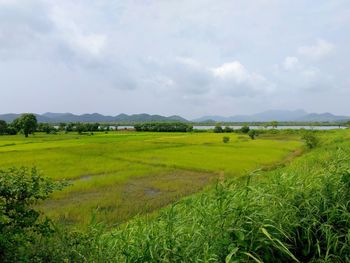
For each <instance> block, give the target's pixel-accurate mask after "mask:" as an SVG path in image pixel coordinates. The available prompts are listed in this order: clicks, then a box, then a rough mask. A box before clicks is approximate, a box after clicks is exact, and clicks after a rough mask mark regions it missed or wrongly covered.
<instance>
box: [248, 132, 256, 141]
mask: <svg viewBox="0 0 350 263" xmlns="http://www.w3.org/2000/svg"><path fill="white" fill-rule="evenodd" d="M248 136H249V137H250V138H251V139H252V140H255V137H256V136H258V132H257V131H256V130H250V131H249V132H248Z"/></svg>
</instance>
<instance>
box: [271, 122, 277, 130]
mask: <svg viewBox="0 0 350 263" xmlns="http://www.w3.org/2000/svg"><path fill="white" fill-rule="evenodd" d="M270 125H271V127H272V128H277V127H278V121H272V122H271V123H270Z"/></svg>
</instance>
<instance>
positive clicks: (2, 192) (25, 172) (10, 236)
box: [0, 167, 65, 262]
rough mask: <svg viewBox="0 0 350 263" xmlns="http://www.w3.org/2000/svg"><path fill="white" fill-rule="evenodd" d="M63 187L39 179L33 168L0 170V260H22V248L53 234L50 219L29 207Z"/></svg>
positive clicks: (24, 248) (41, 178)
mask: <svg viewBox="0 0 350 263" xmlns="http://www.w3.org/2000/svg"><path fill="white" fill-rule="evenodd" d="M64 185H65V184H63V183H57V182H54V181H52V180H50V179H47V178H44V177H42V176H40V174H39V173H38V171H37V170H36V169H35V168H33V169H31V170H29V169H27V168H23V167H22V168H11V169H8V170H0V261H1V262H5V261H8V262H18V261H21V260H24V258H26V254H27V253H28V252H26V248H28V247H29V246H30V245H31V244H32V243H34V242H35V240H36V238H37V237H39V236H48V235H50V234H51V233H52V232H53V229H52V227H51V225H50V220H49V219H47V218H45V217H44V218H41V217H40V213H39V212H38V211H36V210H35V209H34V208H33V205H34V204H36V203H37V201H39V200H44V199H46V198H47V197H48V196H49V194H50V193H52V192H53V191H55V190H59V189H62V187H63V186H64Z"/></svg>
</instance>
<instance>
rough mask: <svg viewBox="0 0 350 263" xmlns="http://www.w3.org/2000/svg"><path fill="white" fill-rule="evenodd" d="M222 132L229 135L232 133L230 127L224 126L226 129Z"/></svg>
mask: <svg viewBox="0 0 350 263" xmlns="http://www.w3.org/2000/svg"><path fill="white" fill-rule="evenodd" d="M224 132H228V133H230V132H233V129H232V128H231V127H228V126H226V127H225V128H224Z"/></svg>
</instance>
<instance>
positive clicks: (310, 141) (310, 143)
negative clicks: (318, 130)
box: [302, 132, 320, 149]
mask: <svg viewBox="0 0 350 263" xmlns="http://www.w3.org/2000/svg"><path fill="white" fill-rule="evenodd" d="M302 139H303V140H305V143H306V146H307V147H308V148H309V149H312V148H315V147H316V146H317V145H318V144H319V143H320V140H319V138H318V137H317V136H316V135H315V134H313V133H312V132H307V133H305V134H304V135H303V137H302Z"/></svg>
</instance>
